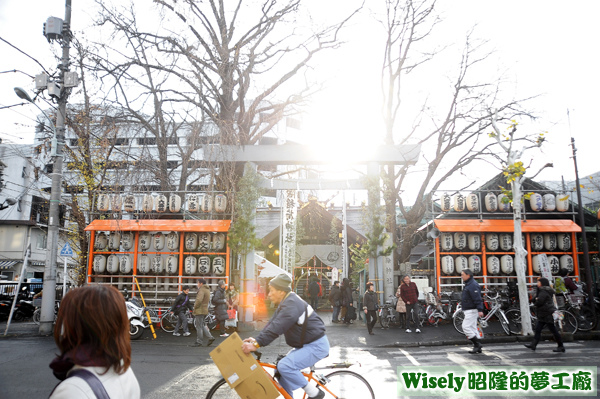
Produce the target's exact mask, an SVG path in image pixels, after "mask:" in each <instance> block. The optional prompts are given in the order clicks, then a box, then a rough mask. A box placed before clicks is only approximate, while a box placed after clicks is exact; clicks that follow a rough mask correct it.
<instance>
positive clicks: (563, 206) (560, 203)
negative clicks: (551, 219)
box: [556, 194, 569, 212]
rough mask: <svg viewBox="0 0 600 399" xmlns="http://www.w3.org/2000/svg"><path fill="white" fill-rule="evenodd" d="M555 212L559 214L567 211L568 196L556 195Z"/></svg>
mask: <svg viewBox="0 0 600 399" xmlns="http://www.w3.org/2000/svg"><path fill="white" fill-rule="evenodd" d="M556 210H557V211H559V212H566V211H568V210H569V194H558V195H557V196H556Z"/></svg>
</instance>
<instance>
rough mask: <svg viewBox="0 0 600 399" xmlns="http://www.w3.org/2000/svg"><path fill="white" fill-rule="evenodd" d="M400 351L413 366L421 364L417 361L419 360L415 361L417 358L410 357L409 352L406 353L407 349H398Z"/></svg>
mask: <svg viewBox="0 0 600 399" xmlns="http://www.w3.org/2000/svg"><path fill="white" fill-rule="evenodd" d="M400 352H401V353H402V354H403V355H404V356H406V358H407V359H408V360H410V362H411V363H412V364H413V365H414V366H420V365H421V363H419V362H418V361H417V359H415V358H414V357H412V355H411V354H410V353H408V352H407V351H405V350H404V349H400Z"/></svg>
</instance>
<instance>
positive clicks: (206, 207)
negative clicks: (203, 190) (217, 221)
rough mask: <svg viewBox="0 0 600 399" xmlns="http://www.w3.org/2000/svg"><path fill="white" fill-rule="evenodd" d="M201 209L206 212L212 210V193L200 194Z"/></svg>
mask: <svg viewBox="0 0 600 399" xmlns="http://www.w3.org/2000/svg"><path fill="white" fill-rule="evenodd" d="M200 210H201V211H202V212H205V213H208V212H210V211H212V196H211V195H210V194H202V195H201V196H200Z"/></svg>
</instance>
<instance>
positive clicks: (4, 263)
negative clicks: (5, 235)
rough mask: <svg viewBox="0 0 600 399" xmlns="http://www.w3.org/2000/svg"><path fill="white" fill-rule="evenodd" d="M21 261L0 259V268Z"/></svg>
mask: <svg viewBox="0 0 600 399" xmlns="http://www.w3.org/2000/svg"><path fill="white" fill-rule="evenodd" d="M19 262H21V261H20V260H3V261H0V270H7V269H10V268H11V267H13V266H14V265H16V264H17V263H19Z"/></svg>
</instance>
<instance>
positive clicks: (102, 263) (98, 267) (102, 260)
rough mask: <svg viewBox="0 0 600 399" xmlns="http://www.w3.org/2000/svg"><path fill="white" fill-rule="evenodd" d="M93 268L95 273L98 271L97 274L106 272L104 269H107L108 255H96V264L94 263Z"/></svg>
mask: <svg viewBox="0 0 600 399" xmlns="http://www.w3.org/2000/svg"><path fill="white" fill-rule="evenodd" d="M111 256H112V255H111ZM92 269H93V270H94V273H96V274H102V273H104V270H106V256H104V255H94V265H93V267H92Z"/></svg>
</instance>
